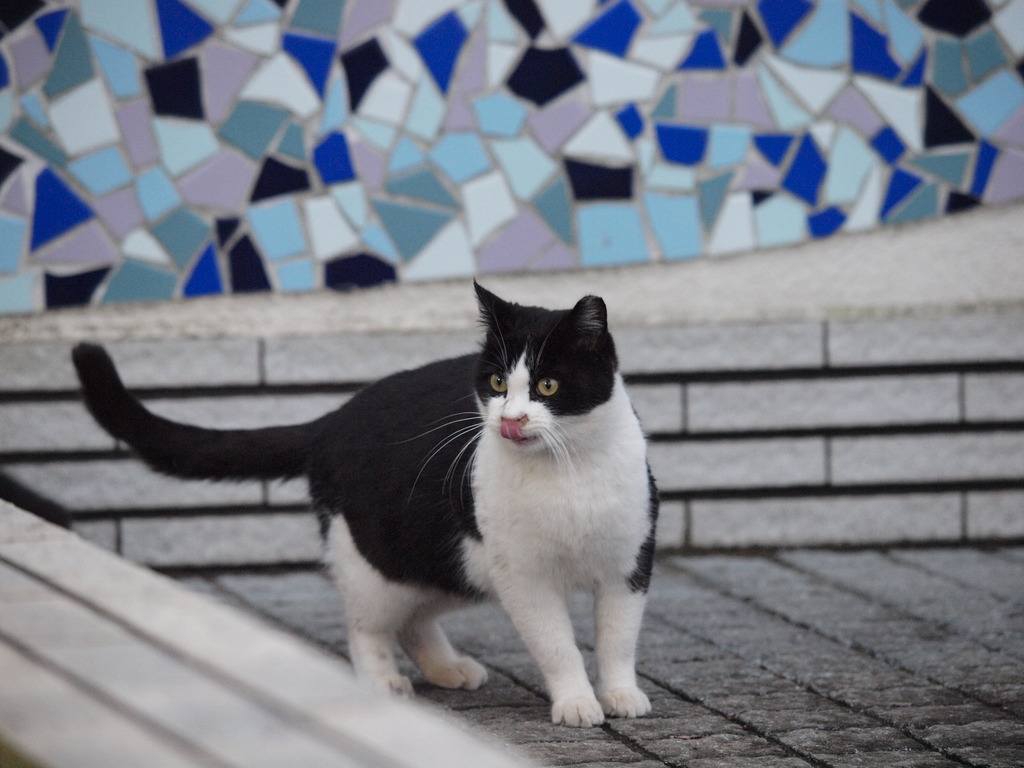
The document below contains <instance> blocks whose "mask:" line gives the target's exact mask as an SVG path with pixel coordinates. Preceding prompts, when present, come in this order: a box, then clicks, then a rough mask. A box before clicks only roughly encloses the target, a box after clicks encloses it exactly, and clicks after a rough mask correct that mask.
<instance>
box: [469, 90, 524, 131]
mask: <svg viewBox="0 0 1024 768" xmlns="http://www.w3.org/2000/svg"><path fill="white" fill-rule="evenodd" d="M473 111H474V112H475V113H476V120H477V124H478V125H479V126H480V130H481V131H482V132H483V133H485V134H487V135H488V136H516V135H518V133H519V131H520V130H521V129H522V127H523V123H524V122H525V121H526V109H524V108H523V106H522V105H521V104H520V103H519V102H518V101H516V100H515V99H513V98H511V97H509V96H507V95H505V94H504V93H494V94H491V95H490V96H486V97H484V98H481V99H476V100H475V101H474V102H473Z"/></svg>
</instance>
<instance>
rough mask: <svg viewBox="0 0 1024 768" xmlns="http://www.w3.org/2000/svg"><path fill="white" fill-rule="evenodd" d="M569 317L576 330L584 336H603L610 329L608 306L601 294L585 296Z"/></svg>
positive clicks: (577, 303)
mask: <svg viewBox="0 0 1024 768" xmlns="http://www.w3.org/2000/svg"><path fill="white" fill-rule="evenodd" d="M569 318H570V322H572V326H573V328H574V329H575V330H576V332H577V333H580V334H582V335H584V336H602V335H604V333H605V332H607V330H608V308H607V307H606V306H605V304H604V299H602V298H601V297H600V296H584V297H583V298H582V299H580V300H579V301H577V302H576V306H575V307H573V308H572V311H571V312H570V313H569Z"/></svg>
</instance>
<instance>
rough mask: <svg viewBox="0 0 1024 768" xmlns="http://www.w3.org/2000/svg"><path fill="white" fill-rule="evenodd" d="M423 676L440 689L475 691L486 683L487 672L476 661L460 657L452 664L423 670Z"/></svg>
mask: <svg viewBox="0 0 1024 768" xmlns="http://www.w3.org/2000/svg"><path fill="white" fill-rule="evenodd" d="M423 674H424V676H425V677H426V678H427V680H429V681H430V682H432V683H433V684H434V685H439V686H441V687H442V688H465V689H466V690H469V691H475V690H476V689H477V688H479V687H480V686H481V685H483V684H484V683H486V682H487V670H486V669H484V666H483V665H482V664H480V663H478V662H477V661H476V660H474V659H471V658H469V657H468V656H460V657H459V658H458V659H457V660H456V661H455V662H454V663H452V664H448V665H445V666H438V667H433V668H432V669H424V670H423Z"/></svg>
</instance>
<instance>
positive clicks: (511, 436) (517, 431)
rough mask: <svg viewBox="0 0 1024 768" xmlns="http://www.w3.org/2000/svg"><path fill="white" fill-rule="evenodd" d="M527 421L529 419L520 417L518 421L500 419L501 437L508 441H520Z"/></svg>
mask: <svg viewBox="0 0 1024 768" xmlns="http://www.w3.org/2000/svg"><path fill="white" fill-rule="evenodd" d="M528 421H529V418H528V417H526V416H520V417H519V418H518V419H502V420H501V436H502V437H504V438H506V439H508V440H522V439H523V427H524V426H526V422H528Z"/></svg>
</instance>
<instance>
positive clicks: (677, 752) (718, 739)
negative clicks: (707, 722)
mask: <svg viewBox="0 0 1024 768" xmlns="http://www.w3.org/2000/svg"><path fill="white" fill-rule="evenodd" d="M644 746H645V747H646V748H647V749H648V750H650V752H652V753H653V754H654V755H656V756H657V757H658V758H660V759H662V760H665V761H666V762H669V763H686V764H690V762H691V761H693V760H700V759H702V758H711V757H728V758H730V759H732V758H737V757H785V756H786V752H785V750H784V749H783V748H782V747H780V746H778V745H776V744H773V743H771V742H770V741H767V740H766V739H762V738H760V737H758V736H755V735H753V734H747V733H744V734H732V733H716V734H711V735H709V736H696V737H693V738H686V737H683V738H674V739H656V740H654V741H651V742H649V743H647V744H645V745H644Z"/></svg>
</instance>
